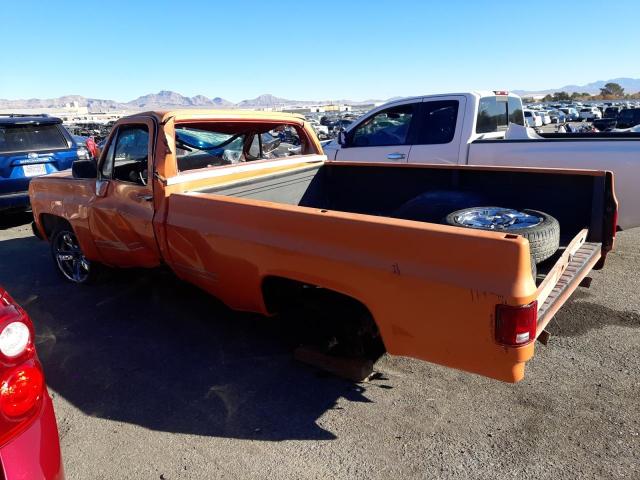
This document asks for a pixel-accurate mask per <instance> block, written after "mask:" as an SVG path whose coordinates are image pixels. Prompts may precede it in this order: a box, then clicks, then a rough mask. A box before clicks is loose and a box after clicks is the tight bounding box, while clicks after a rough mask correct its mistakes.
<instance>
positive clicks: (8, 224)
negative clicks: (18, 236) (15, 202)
mask: <svg viewBox="0 0 640 480" xmlns="http://www.w3.org/2000/svg"><path fill="white" fill-rule="evenodd" d="M32 220H33V215H32V214H31V212H0V230H7V229H9V228H13V227H19V226H21V225H27V224H29V223H31V221H32Z"/></svg>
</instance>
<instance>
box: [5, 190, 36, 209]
mask: <svg viewBox="0 0 640 480" xmlns="http://www.w3.org/2000/svg"><path fill="white" fill-rule="evenodd" d="M29 206H30V203H29V192H26V191H25V192H17V193H3V194H0V210H12V209H27V208H29Z"/></svg>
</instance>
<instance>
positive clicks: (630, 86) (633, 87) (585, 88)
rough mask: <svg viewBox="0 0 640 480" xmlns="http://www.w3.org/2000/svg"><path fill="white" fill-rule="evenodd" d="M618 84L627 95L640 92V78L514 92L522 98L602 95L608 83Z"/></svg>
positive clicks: (615, 79) (613, 79)
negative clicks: (587, 94)
mask: <svg viewBox="0 0 640 480" xmlns="http://www.w3.org/2000/svg"><path fill="white" fill-rule="evenodd" d="M610 82H611V83H617V84H618V85H620V86H621V87H622V88H624V91H625V93H637V92H640V78H626V77H620V78H612V79H611V80H598V81H597V82H591V83H587V84H586V85H565V86H564V87H560V88H551V89H549V90H514V93H517V94H518V95H520V96H527V95H547V94H549V93H555V92H567V93H573V92H578V93H589V94H591V95H594V94H597V93H600V89H601V88H602V87H604V86H605V85H606V84H607V83H610Z"/></svg>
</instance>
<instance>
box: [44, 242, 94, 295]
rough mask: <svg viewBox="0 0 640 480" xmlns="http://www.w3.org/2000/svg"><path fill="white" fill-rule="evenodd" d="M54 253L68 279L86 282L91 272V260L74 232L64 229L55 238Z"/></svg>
mask: <svg viewBox="0 0 640 480" xmlns="http://www.w3.org/2000/svg"><path fill="white" fill-rule="evenodd" d="M53 250H54V251H53V254H54V256H55V260H56V264H57V265H58V269H59V270H60V272H61V273H62V275H64V276H65V278H66V279H67V280H70V281H72V282H74V283H85V282H86V281H87V280H88V278H89V275H90V274H91V262H90V261H89V260H87V259H86V258H85V257H84V255H83V253H82V250H80V245H79V244H78V239H77V238H76V236H75V234H74V233H73V232H70V231H68V230H63V231H61V232H58V234H57V235H56V236H55V239H54V245H53Z"/></svg>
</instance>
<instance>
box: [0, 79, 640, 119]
mask: <svg viewBox="0 0 640 480" xmlns="http://www.w3.org/2000/svg"><path fill="white" fill-rule="evenodd" d="M609 82H614V83H618V84H620V86H622V88H624V90H625V92H627V93H636V92H640V78H612V79H611V80H598V81H597V82H592V83H587V84H586V85H565V86H564V87H559V88H552V89H548V90H537V91H533V90H514V92H515V93H517V94H518V95H521V96H531V95H546V94H549V93H554V92H561V91H564V92H568V93H573V92H579V93H583V92H587V93H590V94H596V93H600V88H602V87H604V85H605V84H606V83H609ZM396 98H399V97H394V98H391V99H388V100H395V99H396ZM388 100H387V101H388ZM73 102H78V105H79V106H81V107H88V109H89V111H90V112H104V111H109V110H156V109H163V108H165V109H166V108H268V107H283V106H285V107H291V106H305V105H317V104H323V103H335V104H349V105H368V104H372V103H378V102H380V100H373V99H370V100H363V101H360V102H354V101H352V100H347V99H334V100H332V102H327V101H320V100H290V99H287V98H281V97H276V96H273V95H271V94H264V95H260V96H258V97H256V98H251V99H247V100H242V101H241V102H238V103H233V102H230V101H229V100H225V99H224V98H220V97H214V98H209V97H205V96H204V95H196V96H195V97H185V96H184V95H180V94H179V93H176V92H172V91H169V90H162V91H160V92H158V93H150V94H148V95H143V96H141V97H138V98H136V99H135V100H131V101H130V102H116V101H115V100H105V99H99V98H87V97H82V96H80V95H65V96H63V97H58V98H47V99H41V98H30V99H27V100H3V99H0V109H2V110H12V109H14V110H20V109H38V108H61V107H64V106H65V105H66V104H70V103H73Z"/></svg>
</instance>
